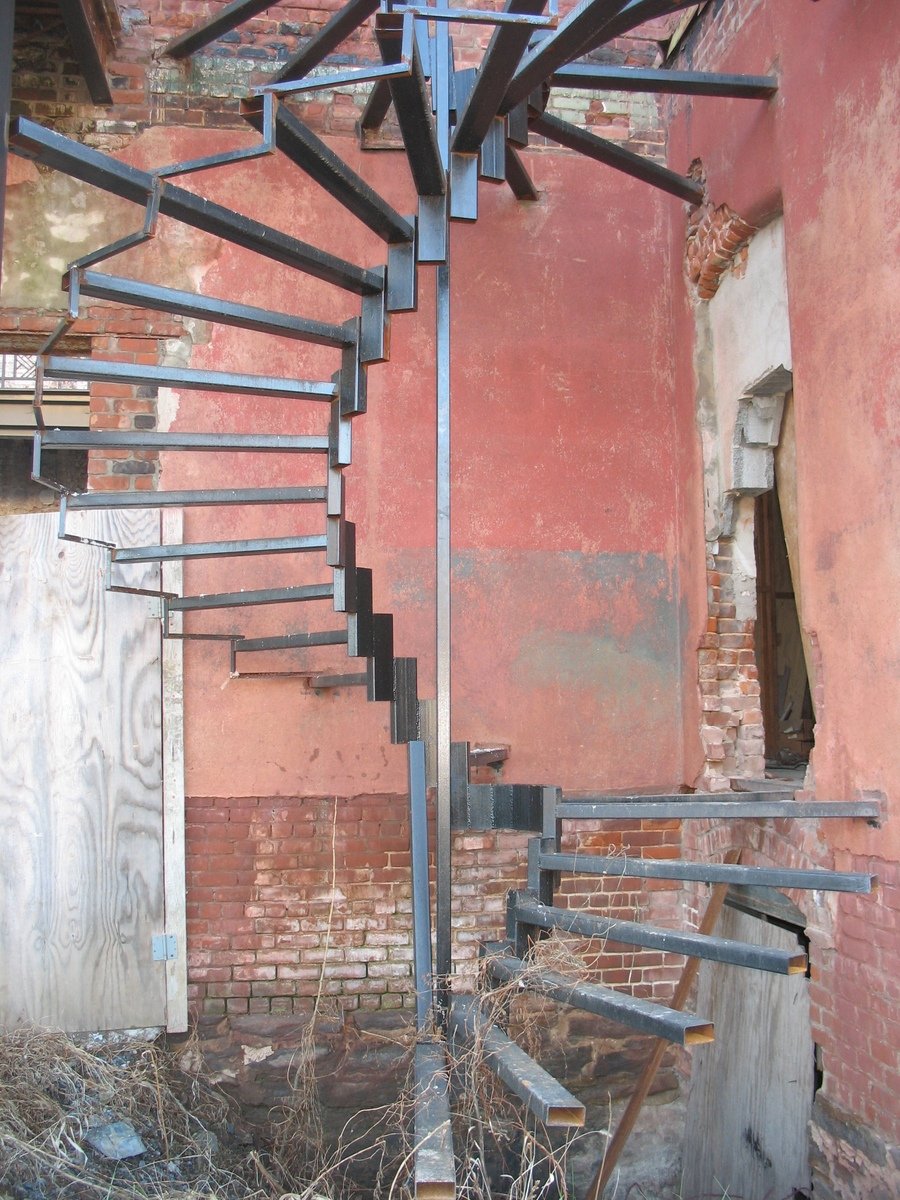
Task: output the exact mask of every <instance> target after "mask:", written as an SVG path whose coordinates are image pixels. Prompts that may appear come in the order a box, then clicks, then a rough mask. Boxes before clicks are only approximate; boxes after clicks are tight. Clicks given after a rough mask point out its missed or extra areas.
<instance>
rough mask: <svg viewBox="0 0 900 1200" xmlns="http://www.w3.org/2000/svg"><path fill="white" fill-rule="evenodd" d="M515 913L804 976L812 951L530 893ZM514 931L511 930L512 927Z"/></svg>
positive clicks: (513, 905)
mask: <svg viewBox="0 0 900 1200" xmlns="http://www.w3.org/2000/svg"><path fill="white" fill-rule="evenodd" d="M509 904H510V908H509V915H510V918H511V920H512V921H514V922H515V923H516V924H523V925H526V926H531V927H532V928H536V929H561V930H563V931H564V932H566V933H574V934H578V935H579V936H580V937H585V938H595V937H596V938H604V939H606V940H607V941H610V942H621V943H623V944H624V945H626V946H647V947H650V948H652V949H655V950H662V951H664V952H665V953H667V954H685V955H688V956H690V957H692V958H704V959H708V960H710V961H711V962H723V963H731V964H732V965H733V966H737V967H750V968H752V969H753V970H756V971H773V972H775V973H776V974H779V975H802V974H803V972H804V971H805V970H806V955H805V954H800V953H796V952H793V951H790V950H778V949H775V948H773V947H770V946H754V945H751V944H750V943H749V942H738V941H734V940H732V939H731V938H720V937H710V936H707V935H704V934H700V933H693V932H690V931H688V932H678V931H676V930H674V929H662V928H660V927H659V926H658V925H648V924H645V923H644V922H642V921H641V922H638V921H617V920H613V919H612V918H610V917H601V916H597V915H595V914H594V913H586V912H581V911H578V910H572V909H568V908H554V907H553V906H551V905H548V904H541V903H540V902H539V901H538V900H536V899H535V898H534V897H533V896H531V895H530V894H529V893H528V892H510V894H509ZM508 932H509V931H508Z"/></svg>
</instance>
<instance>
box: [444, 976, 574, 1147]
mask: <svg viewBox="0 0 900 1200" xmlns="http://www.w3.org/2000/svg"><path fill="white" fill-rule="evenodd" d="M449 1026H450V1033H451V1035H452V1036H453V1038H454V1040H455V1041H457V1042H459V1043H462V1044H463V1045H472V1044H477V1045H478V1046H479V1048H480V1050H481V1053H482V1054H483V1055H484V1060H485V1062H486V1064H487V1065H488V1066H489V1067H490V1068H491V1070H492V1071H493V1072H494V1074H495V1075H497V1077H498V1078H499V1079H500V1080H501V1081H502V1082H503V1083H504V1084H505V1085H506V1087H508V1088H509V1090H510V1091H511V1092H513V1093H514V1094H515V1095H516V1096H518V1097H519V1099H520V1100H521V1101H522V1102H523V1104H525V1106H526V1107H527V1108H528V1109H529V1111H530V1112H532V1113H534V1115H535V1116H536V1117H537V1118H538V1119H539V1120H540V1121H543V1123H544V1124H545V1125H547V1126H550V1127H556V1128H566V1129H572V1128H580V1127H581V1126H582V1125H583V1124H584V1116H585V1110H584V1105H583V1104H582V1103H581V1101H580V1100H578V1099H577V1098H576V1097H575V1096H573V1095H572V1093H571V1092H569V1091H568V1090H567V1089H566V1088H564V1087H563V1085H562V1084H561V1083H560V1082H559V1081H558V1080H556V1079H554V1078H553V1076H552V1075H550V1074H549V1073H548V1072H547V1071H545V1070H544V1068H543V1067H541V1066H539V1065H538V1063H536V1062H535V1061H534V1059H533V1058H532V1057H531V1055H530V1054H526V1053H525V1051H524V1050H523V1049H522V1048H521V1046H517V1045H516V1043H515V1042H514V1041H513V1040H512V1038H510V1037H508V1036H507V1035H506V1034H505V1033H504V1032H503V1031H502V1030H501V1029H499V1028H498V1027H497V1026H496V1025H494V1024H492V1023H491V1021H490V1019H489V1018H488V1017H487V1016H486V1015H485V1013H484V1012H483V1010H482V1008H481V1004H480V1003H479V1001H478V999H477V998H476V997H475V996H454V997H453V999H452V1000H451V1001H450V1011H449Z"/></svg>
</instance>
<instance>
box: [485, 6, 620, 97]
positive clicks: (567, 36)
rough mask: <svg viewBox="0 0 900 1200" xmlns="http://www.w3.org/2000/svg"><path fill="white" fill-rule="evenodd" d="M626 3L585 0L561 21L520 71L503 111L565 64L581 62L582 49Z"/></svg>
mask: <svg viewBox="0 0 900 1200" xmlns="http://www.w3.org/2000/svg"><path fill="white" fill-rule="evenodd" d="M623 4H624V0H583V2H582V3H581V4H579V5H578V6H577V7H576V8H573V9H572V11H571V12H570V13H569V15H568V16H567V17H565V18H564V19H563V20H562V21H560V23H559V26H558V28H557V30H556V32H555V33H552V34H551V35H550V37H548V38H544V40H543V41H541V42H540V43H539V44H538V45H537V46H536V47H535V49H534V50H532V52H531V53H530V54H529V55H528V56H527V57H526V59H525V61H524V62H523V63H522V64H521V66H520V67H519V69H518V70H517V71H516V73H515V75H514V76H513V78H512V80H511V81H510V85H509V87H508V88H507V90H506V96H505V97H504V99H503V103H502V105H501V107H500V111H501V112H509V110H510V109H511V108H514V107H515V105H517V104H518V103H519V102H520V101H521V100H525V99H526V98H527V97H528V96H529V95H530V93H531V92H533V91H534V89H535V88H536V87H540V85H541V84H542V83H543V82H544V80H545V79H547V78H549V76H550V75H552V74H553V72H554V71H556V70H558V69H559V68H560V67H561V66H563V65H564V64H565V63H567V62H569V61H570V60H571V59H573V58H577V57H578V55H579V54H580V53H581V47H582V46H583V45H584V44H585V42H587V41H589V40H590V39H591V38H592V37H593V36H595V34H596V33H597V31H598V30H600V29H602V28H603V27H604V25H605V24H606V23H607V22H608V21H609V20H610V19H611V18H612V17H614V16H615V15H616V13H618V12H619V10H620V9H621V8H622V7H623Z"/></svg>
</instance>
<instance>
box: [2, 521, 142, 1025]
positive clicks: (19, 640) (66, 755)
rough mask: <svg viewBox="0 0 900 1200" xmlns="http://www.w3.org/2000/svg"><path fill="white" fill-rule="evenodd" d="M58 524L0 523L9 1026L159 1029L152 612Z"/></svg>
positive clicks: (119, 538) (117, 537)
mask: <svg viewBox="0 0 900 1200" xmlns="http://www.w3.org/2000/svg"><path fill="white" fill-rule="evenodd" d="M72 517H73V518H77V521H73V522H72V530H73V532H77V533H79V534H82V535H87V536H91V537H98V538H106V539H108V540H110V541H116V542H118V543H120V544H122V543H135V542H153V541H155V540H156V538H157V536H158V533H159V519H158V514H155V513H148V512H147V511H146V510H145V511H141V512H133V513H128V512H122V513H77V514H72ZM56 523H57V519H56V515H55V514H51V513H48V514H36V515H30V516H20V517H4V518H2V520H0V603H2V609H3V619H2V624H0V696H2V720H0V887H2V907H0V961H2V964H3V970H2V976H0V1024H4V1025H7V1024H14V1023H17V1022H20V1021H36V1022H41V1023H44V1024H49V1025H52V1026H56V1027H58V1028H62V1029H66V1030H85V1029H117V1028H126V1027H134V1026H151V1025H160V1024H163V1023H164V1018H165V965H164V964H163V963H156V962H153V961H152V952H151V937H152V935H153V934H155V933H160V932H162V930H163V920H164V916H165V914H164V906H163V839H162V758H161V735H160V725H161V672H160V629H159V622H158V621H154V620H152V619H151V617H150V616H149V611H148V603H147V600H146V598H141V597H137V596H129V595H117V594H107V593H106V592H105V591H104V586H103V584H104V573H103V569H104V562H105V558H104V554H103V553H102V551H100V550H98V549H95V548H94V547H90V546H84V545H78V544H74V543H69V542H62V541H59V540H58V539H57V536H56ZM155 572H156V568H151V569H149V570H148V571H146V572H145V576H144V578H143V579H142V580H140V582H141V584H142V585H147V586H153V585H154V581H155V578H156V575H155Z"/></svg>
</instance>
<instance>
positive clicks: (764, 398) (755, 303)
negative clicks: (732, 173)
mask: <svg viewBox="0 0 900 1200" xmlns="http://www.w3.org/2000/svg"><path fill="white" fill-rule="evenodd" d="M695 315H696V329H697V335H696V343H695V367H696V373H697V418H698V423H699V428H700V439H701V443H702V447H703V471H704V495H705V526H706V538H707V541H709V542H716V541H718V539H719V538H721V537H734V538H735V542H736V549H737V550H738V552H739V553H738V559H739V561H738V562H737V563H736V566H739V567H740V569H742V570H746V571H747V572H748V574H749V576H755V572H754V571H753V553H752V551H753V546H752V537H753V529H752V500H751V501H750V503H749V505H748V503H747V498H750V497H754V496H758V495H759V494H760V493H761V492H764V491H768V490H769V489H770V488H771V487H772V486H773V481H774V459H773V450H774V447H775V446H776V445H777V444H778V436H779V432H780V429H781V418H782V414H783V411H784V397H785V395H786V393H787V392H788V391H790V388H791V373H790V372H791V342H790V329H789V323H788V297H787V279H786V274H785V258H784V223H783V221H782V220H781V219H780V218H779V219H778V220H775V221H773V222H772V223H771V224H770V225H768V226H766V228H764V229H761V230H760V231H759V233H757V234H756V235H755V236H754V237H753V239H752V241H751V242H750V245H749V248H748V253H747V255H746V257H744V258H743V260H742V261H741V262H740V263H739V264H736V265H735V266H733V267H732V269H731V270H730V271H728V272H727V273H726V274H725V275H724V276H723V277H722V280H721V283H720V285H719V289H718V291H717V292H716V295H715V296H714V297H713V298H712V300H710V301H709V302H708V303H704V302H699V303H698V304H697V309H696V314H695ZM748 529H749V538H750V543H749V547H748V546H747V545H746V541H747V533H748ZM738 615H739V616H741V614H740V613H739V614H738ZM745 615H746V616H748V617H749V616H752V615H753V612H752V610H750V611H748V612H747V613H746V614H745Z"/></svg>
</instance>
